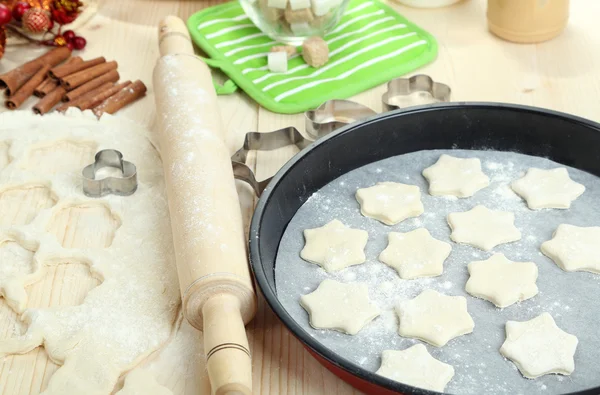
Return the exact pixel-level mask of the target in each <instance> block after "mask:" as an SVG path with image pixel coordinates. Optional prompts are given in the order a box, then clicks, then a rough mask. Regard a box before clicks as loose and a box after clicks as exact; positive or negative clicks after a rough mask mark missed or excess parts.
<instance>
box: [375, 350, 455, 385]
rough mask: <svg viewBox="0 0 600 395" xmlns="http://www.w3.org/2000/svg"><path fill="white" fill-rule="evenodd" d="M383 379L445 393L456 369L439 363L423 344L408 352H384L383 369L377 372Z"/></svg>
mask: <svg viewBox="0 0 600 395" xmlns="http://www.w3.org/2000/svg"><path fill="white" fill-rule="evenodd" d="M375 373H377V374H379V375H381V376H383V377H387V378H388V379H392V380H395V381H398V382H400V383H404V384H408V385H412V386H413V387H417V388H423V389H426V390H430V391H437V392H444V388H445V387H446V385H447V384H448V383H449V382H450V380H452V377H454V368H453V367H452V366H451V365H448V364H447V363H443V362H441V361H438V360H437V359H435V358H434V357H432V356H431V354H429V352H427V348H426V347H425V346H424V345H422V344H415V345H414V346H412V347H410V348H407V349H406V350H402V351H396V350H384V351H383V353H382V354H381V367H380V368H379V370H378V371H377V372H375Z"/></svg>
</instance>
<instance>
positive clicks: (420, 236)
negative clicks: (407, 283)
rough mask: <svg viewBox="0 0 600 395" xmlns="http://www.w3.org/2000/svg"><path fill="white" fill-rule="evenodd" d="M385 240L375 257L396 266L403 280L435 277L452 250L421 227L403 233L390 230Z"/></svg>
mask: <svg viewBox="0 0 600 395" xmlns="http://www.w3.org/2000/svg"><path fill="white" fill-rule="evenodd" d="M388 240H389V243H388V246H387V247H386V249H385V250H383V251H382V252H381V254H379V260H380V261H381V262H383V263H385V264H386V265H388V266H391V267H393V268H394V269H396V271H397V272H398V275H399V276H400V278H403V279H406V280H410V279H414V278H419V277H433V276H439V275H440V274H442V271H443V270H444V261H445V260H446V258H448V255H450V251H452V247H451V246H450V244H448V243H445V242H443V241H440V240H437V239H434V238H433V237H432V236H431V234H429V231H428V230H427V229H425V228H419V229H415V230H413V231H411V232H407V233H399V232H390V233H389V234H388Z"/></svg>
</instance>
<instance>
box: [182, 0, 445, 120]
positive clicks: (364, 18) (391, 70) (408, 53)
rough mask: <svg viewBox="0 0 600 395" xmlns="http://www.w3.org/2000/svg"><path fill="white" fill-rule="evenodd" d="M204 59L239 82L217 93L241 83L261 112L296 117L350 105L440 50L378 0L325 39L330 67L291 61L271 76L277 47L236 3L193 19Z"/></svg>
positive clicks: (355, 9) (357, 5)
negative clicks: (326, 105) (270, 60)
mask: <svg viewBox="0 0 600 395" xmlns="http://www.w3.org/2000/svg"><path fill="white" fill-rule="evenodd" d="M188 29H189V30H190V33H191V35H192V38H193V40H194V42H196V44H197V45H198V46H200V47H201V48H202V49H203V50H204V51H205V52H206V53H207V54H208V55H209V56H210V59H205V60H206V62H207V63H208V64H209V65H210V66H212V67H216V68H219V69H221V70H222V71H223V72H224V73H225V74H227V75H228V76H229V78H231V79H232V80H233V81H235V83H234V82H232V81H228V82H227V83H225V84H224V85H223V86H220V87H217V93H221V94H223V93H232V92H233V91H235V89H236V84H237V86H239V87H240V88H242V89H243V90H244V91H245V92H246V93H247V94H248V95H250V96H251V97H252V98H253V99H254V100H256V101H257V102H258V103H260V104H261V105H262V106H263V107H265V108H267V109H269V110H271V111H274V112H279V113H285V114H292V113H298V112H303V111H307V110H310V109H313V108H316V107H318V106H319V105H320V104H322V103H323V102H325V101H327V100H330V99H345V98H348V97H350V96H352V95H355V94H357V93H359V92H362V91H364V90H366V89H369V88H372V87H374V86H376V85H379V84H382V83H385V82H387V81H389V80H391V79H393V78H396V77H398V76H401V75H403V74H406V73H408V72H410V71H412V70H414V69H416V68H418V67H420V66H422V65H424V64H427V63H429V62H431V61H432V60H433V59H435V56H436V54H437V43H436V41H435V39H434V38H433V37H432V36H431V35H430V34H429V33H427V32H426V31H424V30H422V29H421V28H419V27H417V26H416V25H414V24H412V23H411V22H409V21H408V20H406V19H405V18H404V17H402V16H400V15H398V14H397V13H396V12H395V11H394V10H392V9H391V8H390V7H388V6H386V5H385V4H383V3H381V2H380V1H378V0H352V1H351V2H350V5H349V6H348V9H347V11H346V13H345V14H344V16H343V18H342V20H341V21H340V23H339V24H338V25H337V26H336V27H335V28H334V29H333V30H332V31H331V32H329V33H328V34H327V35H326V36H325V37H324V39H325V41H327V43H328V45H329V50H330V60H329V62H328V63H327V64H326V65H325V66H323V67H321V68H318V69H315V68H313V67H310V66H308V65H307V64H306V63H305V62H304V60H303V59H302V56H300V55H296V56H295V57H294V58H292V59H290V60H289V62H288V71H287V72H286V73H271V72H269V70H268V67H267V54H268V53H269V50H270V48H271V47H272V46H274V45H277V43H276V42H275V41H273V40H272V39H271V38H269V37H268V36H267V35H265V34H263V33H262V32H261V31H260V30H259V29H258V28H257V27H255V26H254V25H253V24H252V22H251V21H250V19H248V17H247V16H246V15H245V14H244V11H243V10H242V8H241V6H240V5H239V3H238V2H237V1H234V2H230V3H225V4H221V5H218V6H215V7H210V8H207V9H204V10H202V11H200V12H197V13H196V14H194V15H192V16H191V17H190V19H189V20H188Z"/></svg>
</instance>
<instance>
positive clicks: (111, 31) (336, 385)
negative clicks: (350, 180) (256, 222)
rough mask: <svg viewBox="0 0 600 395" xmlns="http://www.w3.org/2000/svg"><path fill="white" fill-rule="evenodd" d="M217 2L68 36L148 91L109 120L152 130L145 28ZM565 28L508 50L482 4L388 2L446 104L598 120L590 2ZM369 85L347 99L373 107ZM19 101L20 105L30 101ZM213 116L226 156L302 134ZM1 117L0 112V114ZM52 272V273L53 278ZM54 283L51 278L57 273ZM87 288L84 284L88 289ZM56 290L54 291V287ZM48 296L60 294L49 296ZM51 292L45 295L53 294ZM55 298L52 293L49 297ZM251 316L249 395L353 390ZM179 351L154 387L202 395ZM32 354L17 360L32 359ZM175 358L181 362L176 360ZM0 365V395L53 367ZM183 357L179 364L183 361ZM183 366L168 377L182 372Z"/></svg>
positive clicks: (288, 121) (267, 121)
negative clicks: (272, 137) (224, 138)
mask: <svg viewBox="0 0 600 395" xmlns="http://www.w3.org/2000/svg"><path fill="white" fill-rule="evenodd" d="M218 3H219V1H215V0H211V1H198V0H195V1H192V0H104V1H101V2H100V8H99V12H98V14H97V15H96V16H95V17H94V18H93V19H92V20H91V21H90V22H89V23H88V24H87V25H86V26H85V27H84V28H81V29H79V33H81V34H82V35H84V36H85V37H86V38H87V39H88V43H89V44H88V48H87V49H86V50H85V51H84V52H83V53H82V56H83V57H85V58H93V57H96V56H100V55H103V56H105V57H106V58H107V59H116V60H118V62H119V71H120V72H121V75H122V78H123V79H137V78H140V79H142V80H143V81H144V82H146V83H147V84H148V85H149V91H148V97H147V98H145V99H144V100H143V101H141V102H139V103H137V104H135V105H134V106H131V107H130V108H128V109H126V110H125V111H122V112H121V113H119V116H124V117H129V118H131V119H134V120H136V121H138V122H140V123H142V124H145V125H147V126H148V127H149V128H150V129H152V128H153V124H154V114H155V111H154V110H155V105H154V97H153V89H152V86H151V82H152V69H153V67H154V63H155V61H156V59H157V58H158V47H157V38H156V37H157V32H156V26H157V24H158V22H159V20H160V19H161V18H163V17H164V16H165V15H168V14H174V15H178V16H180V17H182V18H187V17H189V16H190V15H191V14H192V13H193V12H195V11H197V10H199V9H202V8H205V7H208V6H211V5H215V4H218ZM571 3H572V5H571V18H570V22H569V25H568V27H567V29H566V31H565V32H564V33H563V34H562V35H561V36H560V37H558V38H556V39H554V40H552V41H550V42H547V43H542V44H538V45H517V44H511V43H508V42H504V41H502V40H500V39H497V38H495V37H493V36H492V35H491V34H489V33H488V32H487V30H486V19H485V8H486V1H485V0H465V1H463V2H462V3H459V4H458V5H455V6H452V7H449V8H443V9H437V10H418V9H411V8H407V7H403V6H398V5H394V4H393V3H392V4H391V5H392V6H393V7H395V8H396V9H397V10H398V11H399V12H400V13H401V14H403V15H405V16H406V17H408V18H409V19H411V20H412V21H413V22H415V23H417V24H418V25H420V26H422V27H423V28H425V29H426V30H428V31H429V32H431V33H432V34H433V35H434V36H435V37H436V38H437V39H438V41H439V56H438V59H437V60H436V61H435V62H434V63H432V64H430V65H428V66H426V67H424V68H422V69H421V70H419V71H420V72H423V73H426V74H429V75H430V76H432V77H433V78H434V79H435V80H438V81H441V82H444V83H447V84H449V85H450V86H451V87H452V99H453V100H454V101H466V100H470V101H495V102H509V103H520V104H527V105H534V106H540V107H546V108H551V109H554V110H560V111H564V112H569V113H573V114H576V115H579V116H582V117H586V118H590V119H592V120H595V121H600V49H599V48H600V27H599V26H598V18H597V16H598V15H600V2H599V1H597V0H574V1H572V2H571ZM22 54H23V52H22V50H21V49H19V50H18V51H17V50H16V48H14V47H13V48H10V49H9V51H8V52H7V54H6V56H5V57H4V58H3V59H2V60H1V61H0V72H2V71H4V70H7V69H9V68H10V67H11V66H12V65H14V64H16V63H17V62H19V61H21V60H22V56H23V55H22ZM384 91H385V87H383V86H380V87H377V88H374V89H371V90H369V91H367V92H364V93H362V94H360V95H358V96H356V97H354V98H353V99H354V100H356V101H358V102H361V103H363V104H366V105H368V106H370V107H372V108H373V109H375V110H378V111H380V110H381V95H382V93H383V92H384ZM32 102H33V101H31V102H30V103H28V104H31V103H32ZM219 103H220V105H221V115H222V117H223V122H224V125H225V127H226V128H227V130H228V132H229V138H230V141H229V142H228V144H229V146H230V148H231V149H232V150H235V149H236V148H238V147H239V146H240V145H241V142H242V140H243V136H244V134H245V133H246V132H248V131H259V132H268V131H272V130H275V129H278V128H281V127H285V126H290V125H291V126H296V127H297V128H298V129H299V130H301V131H303V130H304V119H303V115H302V114H299V115H280V114H274V113H272V112H269V111H267V110H265V109H263V108H260V107H259V106H258V105H257V104H256V103H255V102H254V101H252V100H251V99H249V98H248V97H247V96H246V95H244V94H243V93H237V94H235V95H232V96H227V97H220V98H219ZM0 111H2V110H0ZM293 154H294V149H292V148H289V149H288V148H284V149H280V150H278V151H274V152H269V153H254V154H252V155H251V156H250V159H249V164H250V165H251V166H252V167H253V168H254V169H255V171H256V173H257V176H258V178H260V179H262V178H265V177H267V176H270V175H272V174H273V173H274V172H275V171H276V170H277V169H278V168H279V166H281V165H282V164H283V163H284V162H285V161H286V160H287V159H289V157H290V156H291V155H293ZM240 193H241V198H242V206H243V211H244V214H245V218H246V219H247V220H249V218H250V217H251V215H252V206H253V198H252V195H251V194H250V193H249V191H248V190H244V189H243V188H240ZM62 275H63V280H64V281H60V282H57V280H56V279H50V280H45V281H42V282H39V283H36V284H34V285H32V286H30V287H28V288H27V291H28V293H29V294H30V299H31V301H30V307H33V306H36V307H37V306H48V305H51V304H52V303H51V301H48V300H47V299H52V300H55V301H56V303H58V304H69V303H72V302H73V300H80V299H81V298H82V297H83V295H85V293H86V292H87V290H89V288H91V287H93V286H95V284H94V281H93V280H90V279H88V281H87V283H86V282H85V281H83V282H82V281H79V280H77V281H74V280H73V279H77V278H78V277H77V276H84V277H85V275H86V274H85V273H84V270H83V269H82V268H74V269H73V270H72V272H71V273H70V276H65V275H64V273H63V274H62ZM55 276H56V273H55ZM58 277H60V273H59V274H58ZM88 283H89V284H88ZM56 287H58V288H59V289H56ZM59 291H60V293H58V292H59ZM53 295H54V296H53ZM56 295H58V296H56ZM259 301H260V302H259V303H260V307H259V311H258V314H257V316H256V318H255V319H254V321H253V322H252V323H251V324H250V325H249V326H248V335H249V338H250V346H251V348H252V354H253V375H254V393H256V394H273V395H276V394H281V395H284V394H324V393H327V394H330V395H334V394H353V393H356V394H358V391H355V390H353V389H352V388H351V387H350V386H348V385H347V384H345V383H344V382H342V381H341V380H339V379H337V378H336V377H335V376H334V375H332V374H331V373H329V372H328V371H327V370H326V369H324V368H323V367H321V366H320V365H319V364H318V363H317V362H316V361H315V360H314V359H313V358H312V357H311V356H310V355H309V354H308V353H307V352H306V351H305V350H304V349H303V347H302V345H301V344H300V343H299V342H298V341H297V340H296V339H295V338H294V337H293V336H292V335H291V334H290V333H289V332H288V331H287V330H286V329H285V328H284V327H283V326H282V324H281V323H279V322H278V320H277V318H276V317H275V316H274V314H273V313H272V312H271V311H270V309H269V308H268V307H267V306H266V305H265V302H264V300H262V298H260V297H259ZM14 320H15V316H14V314H13V315H11V314H10V313H9V310H8V309H7V307H6V306H5V305H4V301H3V300H0V337H9V336H11V335H12V332H13V331H14V326H15V325H14V324H15V321H14ZM180 333H181V336H182V340H181V343H177V342H175V343H174V344H173V345H172V346H171V347H170V348H168V349H167V350H166V351H165V353H164V354H169V358H167V357H166V356H159V357H158V359H156V358H155V360H154V361H149V362H147V363H146V366H149V368H150V369H153V370H154V371H156V372H157V379H158V381H159V382H161V383H162V384H164V385H166V386H168V387H169V388H171V389H173V391H174V393H175V394H183V393H185V394H190V395H191V394H203V393H206V391H208V390H207V378H206V375H205V371H204V366H203V364H202V358H201V357H199V355H197V354H201V353H202V349H201V344H200V342H201V337H200V334H199V333H197V332H194V330H192V329H191V328H190V327H189V326H187V325H183V326H182V329H181V330H180ZM184 338H185V339H187V341H190V339H191V341H193V340H194V339H195V338H197V341H198V343H197V349H196V350H195V351H194V352H192V353H190V352H189V349H188V348H189V347H187V346H186V345H185V343H184V340H185V339H184ZM33 353H35V354H34V355H29V354H33ZM178 353H181V356H180V355H179V354H178ZM29 354H28V355H24V356H17V357H8V358H6V359H5V360H4V361H0V394H5V395H17V394H37V393H39V392H40V391H41V390H43V389H44V388H45V386H46V384H47V382H48V379H49V377H50V376H51V373H52V372H53V371H55V370H56V365H54V364H53V363H52V362H49V361H47V357H46V354H45V353H44V352H43V351H34V352H32V353H29ZM183 354H185V356H183ZM186 358H187V359H188V361H187V362H186V369H184V370H182V369H177V368H176V367H175V366H174V365H175V364H180V365H181V364H183V362H185V361H182V360H183V359H186Z"/></svg>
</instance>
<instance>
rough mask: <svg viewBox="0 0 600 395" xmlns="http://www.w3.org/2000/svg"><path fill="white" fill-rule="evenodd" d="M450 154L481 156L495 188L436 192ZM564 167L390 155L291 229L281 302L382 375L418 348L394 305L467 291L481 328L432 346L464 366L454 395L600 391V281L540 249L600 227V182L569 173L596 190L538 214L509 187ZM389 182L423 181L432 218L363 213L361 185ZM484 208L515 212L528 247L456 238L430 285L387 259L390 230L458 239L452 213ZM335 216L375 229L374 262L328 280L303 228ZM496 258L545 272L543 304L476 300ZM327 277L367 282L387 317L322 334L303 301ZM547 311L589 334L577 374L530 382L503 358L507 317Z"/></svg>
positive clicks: (308, 206) (321, 198) (314, 201)
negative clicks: (479, 271) (395, 354)
mask: <svg viewBox="0 0 600 395" xmlns="http://www.w3.org/2000/svg"><path fill="white" fill-rule="evenodd" d="M442 153H447V154H450V155H453V156H457V157H478V158H480V159H481V161H482V168H483V171H484V172H485V173H486V174H487V175H488V176H489V177H490V179H491V183H490V186H489V187H487V188H485V189H483V190H481V191H479V192H478V193H476V194H475V196H474V197H472V198H467V199H456V198H447V197H434V196H430V195H429V194H428V193H427V182H426V181H425V179H424V178H423V177H422V175H421V171H422V170H423V169H424V168H426V167H428V166H430V165H432V164H433V163H435V162H436V161H437V159H438V157H439V156H440V155H441V154H442ZM559 166H562V165H559V164H557V163H555V162H552V161H550V160H547V159H544V158H539V157H533V156H527V155H522V154H517V153H507V152H496V151H467V150H451V151H450V150H444V151H442V150H438V151H420V152H415V153H411V154H406V155H401V156H397V157H393V158H389V159H385V160H382V161H379V162H375V163H372V164H369V165H367V166H364V167H361V168H359V169H356V170H354V171H352V172H350V173H347V174H345V175H343V176H341V177H340V178H338V179H336V180H334V181H333V182H331V183H329V184H328V185H326V186H325V187H324V188H322V189H321V190H320V191H318V192H317V193H315V194H314V195H313V196H312V197H311V198H310V199H309V200H308V201H307V202H306V203H305V204H304V205H303V206H302V207H301V208H300V209H299V210H298V212H297V213H296V215H295V216H294V218H292V220H291V222H290V224H289V225H288V227H287V229H286V231H285V233H284V235H283V238H282V240H281V244H280V247H279V251H278V255H277V261H276V270H275V275H276V285H277V294H278V297H279V299H280V301H281V302H282V304H283V305H284V306H285V308H286V309H287V310H288V312H289V313H290V315H291V316H292V317H294V318H295V319H296V320H297V321H298V323H299V324H300V325H301V326H302V327H304V329H305V330H306V331H307V332H308V333H310V334H311V335H312V336H314V337H315V338H316V339H317V340H318V341H319V342H321V343H322V344H324V345H325V346H326V347H328V348H330V349H331V350H333V351H335V352H336V353H337V354H339V355H340V356H341V357H343V358H346V359H348V360H351V361H353V362H355V363H357V364H359V365H361V366H363V367H364V368H365V369H368V370H370V371H375V370H377V369H378V368H379V365H380V363H381V359H380V356H381V352H382V351H383V350H386V349H395V350H402V349H405V348H407V347H409V346H411V345H413V344H415V343H417V342H418V341H416V340H412V339H408V338H403V337H400V336H399V335H398V332H397V326H398V321H397V316H396V314H395V312H394V310H393V308H394V306H395V305H396V304H397V303H398V302H399V301H400V300H404V299H410V298H413V297H415V296H417V295H418V294H419V293H420V292H421V291H422V290H424V289H427V288H433V289H436V290H438V291H439V292H442V293H445V294H448V295H463V296H465V297H467V304H468V309H469V313H470V314H471V315H472V316H473V319H474V321H475V330H474V332H473V333H472V334H470V335H466V336H461V337H459V338H456V339H454V340H452V341H450V342H449V343H448V344H447V345H446V346H444V347H442V348H436V347H433V346H429V345H427V348H428V350H429V351H430V352H431V353H432V355H433V356H434V357H435V358H438V359H439V360H441V361H443V362H446V363H449V364H451V365H452V366H454V369H455V371H456V374H455V376H454V379H453V380H452V381H451V382H450V384H449V385H448V386H447V387H446V392H448V393H455V394H484V393H485V394H531V393H534V392H535V393H543V394H557V393H568V392H573V391H580V390H584V389H588V388H592V387H596V386H600V374H599V372H600V368H599V367H598V362H597V361H598V358H599V357H600V351H599V350H600V336H599V335H598V328H600V314H599V313H600V307H599V303H598V302H599V298H598V296H597V295H598V291H599V290H600V275H594V274H591V273H566V272H563V271H562V270H561V269H559V268H558V267H557V266H556V265H555V264H554V263H553V262H552V261H551V260H550V259H548V258H546V257H545V256H543V255H542V254H541V253H540V250H539V246H540V244H541V243H542V242H544V241H546V240H549V239H550V238H551V237H552V233H553V232H554V230H555V229H556V227H557V226H558V225H559V224H561V223H568V224H573V225H577V226H598V225H600V210H599V209H598V208H597V202H600V180H599V179H598V177H596V176H594V175H592V174H589V173H586V172H583V171H581V170H578V169H574V168H570V167H568V170H569V174H570V176H571V178H572V179H573V180H575V181H577V182H579V183H582V184H584V185H585V187H586V192H585V193H584V194H583V195H582V196H581V197H580V198H579V199H578V200H576V201H575V202H574V203H573V205H572V207H571V209H569V210H540V211H532V210H529V209H528V208H527V206H526V204H525V202H524V201H523V200H521V199H520V198H519V197H518V196H517V195H515V194H514V193H513V192H512V190H511V189H510V187H509V183H510V182H511V181H512V180H515V179H517V178H519V177H520V176H522V175H523V174H524V172H525V171H526V170H527V169H528V168H529V167H538V168H544V169H550V168H555V167H559ZM382 181H395V182H402V183H406V184H413V185H418V186H419V187H420V188H421V193H422V201H423V204H424V206H425V213H424V214H423V215H421V216H420V217H418V218H414V219H409V220H406V221H404V222H402V223H400V224H398V225H395V226H386V225H383V224H381V223H380V222H378V221H376V220H374V219H370V218H365V217H363V216H362V215H361V214H360V210H359V205H358V203H357V202H356V199H355V197H354V193H355V191H356V189H358V188H362V187H368V186H371V185H374V184H375V183H377V182H382ZM477 204H483V205H485V206H487V207H489V208H491V209H496V210H506V211H512V212H514V213H515V217H516V220H515V224H516V226H517V227H518V228H519V229H520V230H521V232H522V234H523V238H522V239H521V240H520V241H518V242H515V243H510V244H505V245H502V246H499V247H496V248H495V249H494V250H493V251H492V252H490V253H487V252H484V251H481V250H478V249H476V248H473V247H469V246H466V245H459V244H456V243H453V242H451V243H452V248H453V249H452V253H451V254H450V257H449V258H448V260H447V261H446V263H445V264H444V273H443V274H442V275H441V276H440V277H435V278H429V279H417V280H402V279H400V278H399V277H398V275H397V273H396V271H395V270H393V269H391V268H389V267H388V266H386V265H384V264H383V263H381V262H379V261H378V259H377V256H378V255H379V253H380V252H381V251H382V250H383V249H384V248H385V247H386V245H387V234H388V232H390V231H398V232H407V231H410V230H413V229H416V228H418V227H425V228H427V229H428V230H429V231H430V232H431V234H432V235H433V237H435V238H438V239H440V240H444V241H450V239H449V235H450V228H449V227H448V225H447V222H446V216H447V215H448V213H450V212H454V211H467V210H470V209H471V208H472V207H474V206H475V205H477ZM335 218H337V219H339V220H341V221H342V222H343V223H344V224H346V225H348V226H351V227H353V228H360V229H364V230H366V231H368V232H369V243H368V244H367V247H366V250H365V252H366V255H367V262H366V263H364V264H362V265H358V266H354V267H351V268H348V269H346V270H343V271H341V272H338V273H336V274H328V273H326V272H325V271H324V270H322V269H321V268H319V267H318V266H316V265H314V264H311V263H308V262H305V261H304V260H302V259H301V258H300V255H299V254H300V250H301V249H302V247H303V246H304V237H303V235H302V232H303V230H304V229H306V228H315V227H319V226H322V225H324V224H325V223H327V222H329V221H331V220H332V219H335ZM599 249H600V246H599ZM495 252H502V253H504V254H505V255H506V256H507V257H508V258H509V259H512V260H515V261H532V262H535V263H536V264H537V266H538V269H539V278H538V282H537V285H538V287H539V290H540V292H539V294H538V295H537V296H535V297H534V298H533V299H530V300H527V301H524V302H522V303H520V304H516V305H513V306H509V307H507V308H505V309H502V310H501V309H497V308H496V307H494V306H493V305H492V304H491V303H489V302H487V301H484V300H480V299H476V298H473V297H472V296H470V295H468V294H467V293H466V292H465V290H464V286H465V283H466V281H467V279H468V272H467V264H468V263H469V262H471V261H474V260H483V259H487V258H488V257H490V256H491V255H492V254H493V253H495ZM325 278H333V279H335V280H338V281H342V282H352V281H361V282H365V283H367V284H368V285H369V292H370V297H371V299H372V300H373V301H374V302H375V303H377V305H378V306H379V307H380V308H381V309H382V311H383V313H382V314H381V316H379V317H378V318H376V319H375V320H374V321H373V322H371V323H370V324H368V325H367V326H366V327H365V328H363V329H362V330H361V331H360V332H359V333H358V334H357V335H355V336H349V335H345V334H342V333H339V332H336V331H331V330H316V329H313V328H312V327H310V325H309V323H308V315H307V313H306V312H305V311H304V309H303V308H302V307H301V306H300V305H299V303H298V301H299V298H300V295H303V294H306V293H309V292H312V291H313V290H314V289H315V288H316V287H317V286H318V284H319V283H320V282H321V281H322V280H324V279H325ZM542 312H549V313H550V314H551V315H552V316H553V317H554V319H555V320H556V322H557V324H558V326H559V327H560V328H562V329H563V330H565V331H567V332H569V333H572V334H574V335H576V336H577V337H578V338H579V346H578V348H577V352H576V354H575V372H574V373H573V374H572V375H571V376H559V375H548V376H544V377H541V378H539V379H537V380H528V379H525V378H523V377H522V376H521V374H520V373H519V372H518V370H517V369H516V367H515V366H514V365H513V364H512V363H511V362H510V361H508V360H505V359H504V358H503V357H502V356H501V355H500V353H499V352H498V349H499V348H500V346H501V344H502V342H503V341H504V339H505V332H504V325H505V323H506V321H508V320H516V321H525V320H529V319H531V318H534V317H536V316H537V315H539V314H540V313H542Z"/></svg>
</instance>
